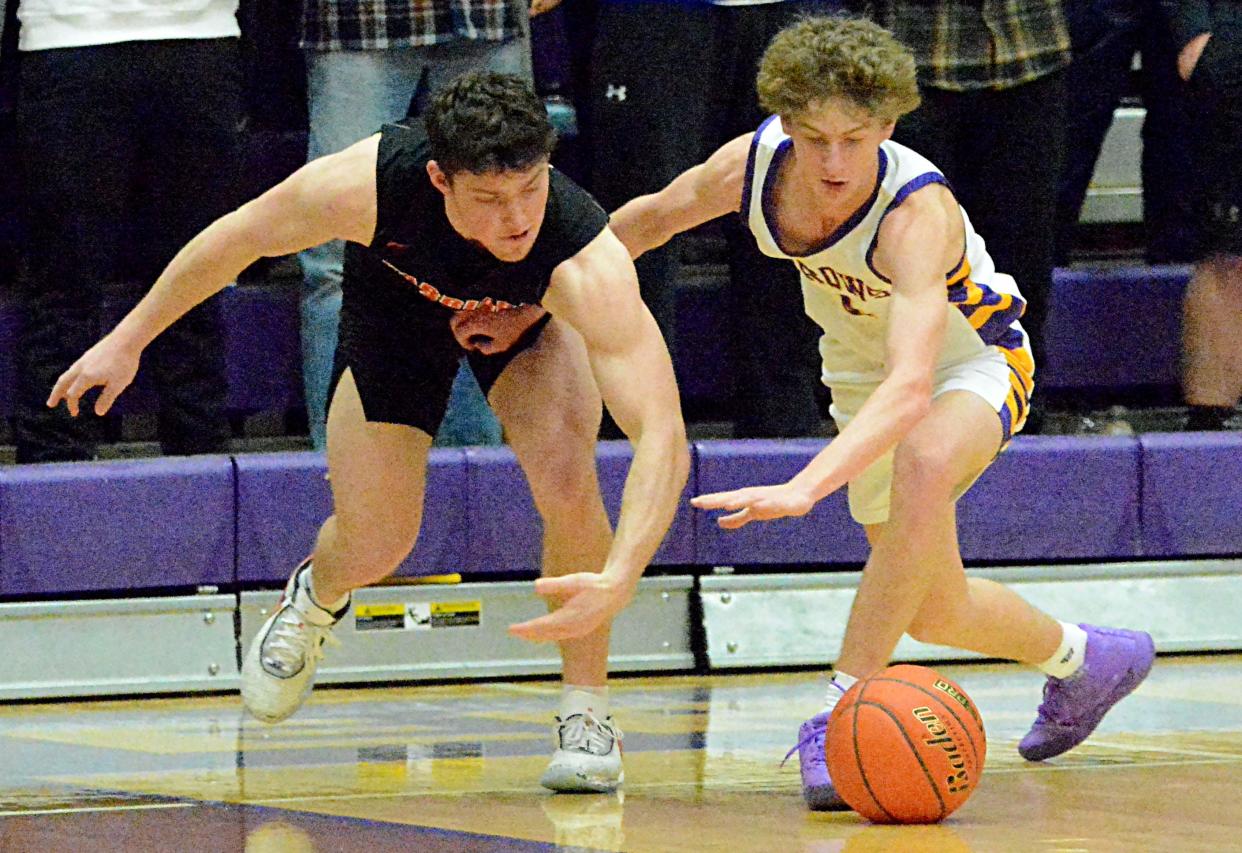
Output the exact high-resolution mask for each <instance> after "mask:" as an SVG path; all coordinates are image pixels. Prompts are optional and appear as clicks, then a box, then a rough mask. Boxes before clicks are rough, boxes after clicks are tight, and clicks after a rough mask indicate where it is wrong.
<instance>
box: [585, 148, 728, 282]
mask: <svg viewBox="0 0 1242 853" xmlns="http://www.w3.org/2000/svg"><path fill="white" fill-rule="evenodd" d="M750 140H751V134H746V135H745V136H739V137H738V138H737V139H734V140H733V141H732V142H728V143H726V144H725V145H723V146H722V147H721V148H719V149H718V150H717V151H716V153H715V154H713V155H712V156H711V157H709V158H708V159H707V160H706V161H704V162H702V163H700V164H699V165H697V166H695V167H693V168H691V169H687V170H686V171H684V172H682V173H681V174H680V175H678V176H677V177H676V178H674V179H673V181H672V182H671V183H670V184H669V185H668V186H666V187H665V188H664V189H662V190H660V191H659V192H657V193H652V194H651V195H643V196H639V197H638V198H635V199H632V200H630V201H628V202H626V203H625V204H624V205H622V206H621V207H620V208H618V209H617V211H616V212H615V213H613V214H612V220H611V222H610V223H609V227H611V228H612V230H613V233H615V234H616V235H617V237H618V238H619V239H620V240H621V242H622V243H624V244H625V248H626V249H628V250H629V252H630V257H632V258H637V257H638V256H639V255H641V254H643V252H647V251H650V250H651V249H654V248H656V247H658V246H663V245H664V244H665V243H667V242H668V241H669V240H671V239H672V238H673V237H674V236H675V235H677V234H680V233H681V232H682V231H688V230H690V229H691V228H693V227H694V226H696V225H701V224H702V223H704V222H707V221H708V220H711V219H715V218H716V217H717V216H724V215H725V214H726V213H732V212H735V211H737V210H739V209H740V208H741V206H742V184H743V182H744V180H745V176H746V158H747V156H748V155H749V153H750Z"/></svg>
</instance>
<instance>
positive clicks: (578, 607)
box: [509, 572, 634, 643]
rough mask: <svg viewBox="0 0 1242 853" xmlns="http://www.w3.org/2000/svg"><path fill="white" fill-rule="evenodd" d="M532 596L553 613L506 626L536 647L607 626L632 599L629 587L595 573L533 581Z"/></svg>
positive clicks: (569, 638) (510, 631)
mask: <svg viewBox="0 0 1242 853" xmlns="http://www.w3.org/2000/svg"><path fill="white" fill-rule="evenodd" d="M535 592H536V593H537V594H538V595H541V596H543V597H544V598H546V599H548V601H549V602H551V603H552V604H554V605H557V609H556V610H554V611H552V612H551V613H549V614H547V615H546V616H540V617H538V618H537V619H531V620H529V621H527V622H519V623H518V624H516V625H510V626H509V633H510V634H512V635H513V636H515V637H521V638H522V639H523V640H530V641H532V642H536V643H547V642H555V641H557V640H572V639H575V638H577V637H584V636H586V635H587V634H589V633H591V632H592V631H594V630H595V629H596V628H598V627H600V626H601V625H604V624H605V623H607V622H609V621H610V620H611V619H612V618H613V617H614V616H616V615H617V614H618V613H620V612H621V611H622V610H623V609H624V608H625V605H627V604H629V602H630V598H631V597H633V594H634V592H633V588H632V587H631V586H630V585H629V584H625V583H618V582H617V581H616V580H614V579H612V578H610V577H608V576H607V575H604V574H602V573H599V572H578V573H577V574H572V575H561V576H560V577H551V578H540V579H539V580H537V581H535Z"/></svg>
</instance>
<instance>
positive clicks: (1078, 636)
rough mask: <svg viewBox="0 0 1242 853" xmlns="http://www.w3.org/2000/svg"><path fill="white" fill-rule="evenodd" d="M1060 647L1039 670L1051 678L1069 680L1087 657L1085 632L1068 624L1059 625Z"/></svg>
mask: <svg viewBox="0 0 1242 853" xmlns="http://www.w3.org/2000/svg"><path fill="white" fill-rule="evenodd" d="M1061 632H1062V633H1061V645H1059V646H1057V650H1056V651H1055V652H1053V653H1052V657H1050V658H1048V660H1046V661H1044V662H1043V663H1041V664H1040V665H1039V668H1040V669H1042V670H1043V671H1044V672H1046V673H1048V675H1051V676H1052V677H1053V678H1069V677H1070V676H1071V675H1073V674H1074V673H1076V672H1078V670H1079V668H1080V667H1081V666H1082V662H1083V661H1084V660H1086V657H1087V632H1086V631H1084V630H1083V629H1082V628H1079V627H1078V626H1077V625H1071V624H1070V623H1069V622H1062V623H1061Z"/></svg>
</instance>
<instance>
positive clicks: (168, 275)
mask: <svg viewBox="0 0 1242 853" xmlns="http://www.w3.org/2000/svg"><path fill="white" fill-rule="evenodd" d="M259 257H260V252H259V250H258V248H257V246H256V245H255V242H254V241H253V240H250V239H249V238H248V235H247V233H246V231H245V229H244V227H243V226H242V223H241V222H240V220H239V216H238V214H237V212H234V213H230V214H228V215H227V216H224V217H222V218H220V219H218V220H216V221H215V222H214V223H212V224H211V225H209V226H208V227H207V228H206V229H205V230H203V231H202V232H201V233H199V234H198V236H196V237H195V238H194V239H192V240H191V241H190V242H189V243H187V244H186V245H185V246H184V247H183V248H182V249H181V251H179V252H178V253H177V255H176V256H175V257H174V258H173V259H172V261H171V262H170V263H169V264H168V266H167V267H166V268H165V269H164V271H163V272H162V273H161V274H160V277H159V278H158V279H156V281H155V284H154V285H153V286H152V287H151V290H150V291H148V292H147V295H146V296H144V297H143V298H142V300H141V301H140V302H139V303H138V304H137V305H136V306H134V309H133V310H132V311H130V312H129V313H128V314H127V315H126V316H125V318H124V319H122V320H121V322H120V323H119V324H117V327H116V329H115V330H114V331H113V332H112V334H113V335H115V336H117V337H120V338H121V339H123V340H125V341H126V342H127V343H129V344H130V345H132V346H134V347H136V348H137V349H139V350H142V349H145V348H146V346H147V345H148V344H150V343H151V341H153V340H154V339H155V338H156V337H158V336H159V334H160V333H161V332H163V331H164V330H165V329H167V328H168V327H169V326H171V325H172V324H173V323H174V322H176V321H177V320H178V319H179V318H180V317H182V316H183V315H184V314H186V313H187V312H188V311H189V310H190V309H192V308H193V307H194V306H196V305H198V304H199V303H200V302H203V301H204V300H206V299H207V298H208V297H210V296H212V295H213V294H215V293H218V292H219V291H221V290H223V289H224V288H225V287H227V286H228V285H229V284H230V283H232V282H234V281H236V279H237V276H238V275H240V274H241V272H242V270H244V269H246V267H248V266H250V264H252V263H254V261H256V260H258V258H259Z"/></svg>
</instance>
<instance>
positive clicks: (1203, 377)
mask: <svg viewBox="0 0 1242 853" xmlns="http://www.w3.org/2000/svg"><path fill="white" fill-rule="evenodd" d="M1161 2H1162V4H1163V6H1164V8H1165V10H1166V12H1167V13H1168V16H1169V23H1170V26H1171V29H1172V31H1173V40H1174V44H1176V45H1177V47H1178V51H1179V52H1178V57H1177V70H1178V73H1179V74H1180V75H1181V77H1182V79H1183V80H1185V81H1186V83H1187V84H1188V85H1187V87H1186V91H1187V93H1188V96H1189V99H1190V102H1191V106H1192V108H1193V109H1194V111H1195V116H1196V120H1195V121H1194V122H1193V123H1192V124H1189V125H1187V127H1188V129H1189V130H1190V133H1189V134H1187V137H1188V138H1189V139H1190V140H1192V142H1194V143H1196V148H1197V151H1196V153H1197V157H1198V160H1197V164H1196V165H1197V170H1196V172H1197V180H1196V181H1195V182H1194V189H1195V190H1196V192H1194V194H1193V197H1194V198H1195V199H1196V202H1197V204H1198V205H1199V206H1200V210H1201V211H1202V214H1201V215H1202V216H1203V231H1204V234H1203V242H1202V244H1201V246H1200V252H1199V255H1198V256H1199V262H1198V264H1197V265H1196V266H1195V273H1194V277H1193V278H1192V279H1191V282H1190V287H1189V288H1188V289H1187V291H1186V300H1185V319H1184V328H1183V335H1184V340H1183V349H1184V359H1183V361H1184V364H1183V371H1184V373H1183V378H1182V384H1183V391H1184V393H1185V395H1186V402H1187V404H1188V405H1189V407H1190V412H1189V418H1188V420H1187V429H1191V430H1218V429H1224V427H1225V421H1226V420H1227V419H1228V418H1229V417H1230V416H1231V415H1232V414H1233V413H1234V409H1235V407H1236V406H1237V404H1238V399H1239V397H1240V396H1242V337H1239V329H1242V2H1239V0H1161Z"/></svg>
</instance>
